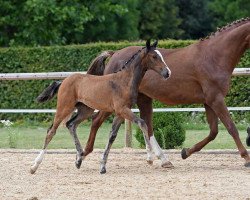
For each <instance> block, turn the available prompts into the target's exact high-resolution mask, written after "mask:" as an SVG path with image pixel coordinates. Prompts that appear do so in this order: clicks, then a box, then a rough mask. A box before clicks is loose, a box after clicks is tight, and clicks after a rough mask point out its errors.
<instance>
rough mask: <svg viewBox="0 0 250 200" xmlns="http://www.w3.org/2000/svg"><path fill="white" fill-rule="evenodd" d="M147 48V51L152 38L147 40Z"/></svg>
mask: <svg viewBox="0 0 250 200" xmlns="http://www.w3.org/2000/svg"><path fill="white" fill-rule="evenodd" d="M146 48H147V51H149V50H150V39H148V40H147V42H146Z"/></svg>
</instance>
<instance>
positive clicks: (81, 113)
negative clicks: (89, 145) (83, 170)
mask: <svg viewBox="0 0 250 200" xmlns="http://www.w3.org/2000/svg"><path fill="white" fill-rule="evenodd" d="M76 108H77V114H76V115H75V116H74V117H72V118H71V119H70V120H69V121H68V122H67V123H66V126H67V128H68V129H69V132H70V134H71V135H72V137H73V140H74V142H75V146H76V150H77V154H76V161H75V165H76V167H77V168H78V169H79V168H80V167H81V164H82V159H83V150H82V146H81V143H80V141H79V139H78V137H77V134H76V128H77V127H78V125H79V124H80V123H81V122H82V121H83V120H85V119H87V118H88V117H89V116H91V115H92V113H93V112H94V110H93V109H92V108H89V107H88V106H86V105H84V104H82V103H77V105H76Z"/></svg>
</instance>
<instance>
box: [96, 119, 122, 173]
mask: <svg viewBox="0 0 250 200" xmlns="http://www.w3.org/2000/svg"><path fill="white" fill-rule="evenodd" d="M123 121H124V119H123V118H121V117H118V116H116V117H115V118H114V120H113V123H112V130H111V132H110V136H109V141H108V144H107V145H106V148H105V151H104V153H103V156H102V160H101V167H100V169H101V170H100V173H101V174H104V173H106V163H107V159H108V154H109V151H110V148H111V146H112V144H113V142H114V141H115V138H116V136H117V132H118V130H119V128H120V126H121V124H122V122H123Z"/></svg>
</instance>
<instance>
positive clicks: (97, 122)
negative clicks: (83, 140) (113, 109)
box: [83, 111, 112, 157]
mask: <svg viewBox="0 0 250 200" xmlns="http://www.w3.org/2000/svg"><path fill="white" fill-rule="evenodd" d="M111 114H112V113H109V112H104V111H99V112H98V113H97V114H95V116H94V117H93V118H92V124H91V129H90V133H89V138H88V141H87V144H86V147H85V150H84V152H83V156H84V157H86V156H87V155H88V154H89V153H91V152H92V151H93V147H94V143H95V137H96V133H97V131H98V129H99V128H100V126H101V125H102V123H103V122H104V121H105V119H107V118H108V116H110V115H111Z"/></svg>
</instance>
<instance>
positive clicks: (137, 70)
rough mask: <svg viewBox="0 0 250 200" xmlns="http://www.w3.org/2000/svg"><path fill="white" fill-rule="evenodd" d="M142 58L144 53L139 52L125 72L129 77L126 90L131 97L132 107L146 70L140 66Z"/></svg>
mask: <svg viewBox="0 0 250 200" xmlns="http://www.w3.org/2000/svg"><path fill="white" fill-rule="evenodd" d="M144 56H145V55H144V52H141V53H140V54H138V55H137V56H136V57H135V59H134V60H133V61H132V62H131V64H130V66H128V67H127V68H126V72H127V73H128V74H127V75H128V77H129V80H128V88H129V92H130V95H131V101H132V105H133V104H135V103H136V100H137V96H138V90H139V85H140V83H141V81H142V78H143V76H144V75H145V73H146V69H145V68H144V67H143V65H142V59H143V58H144Z"/></svg>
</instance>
